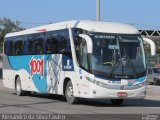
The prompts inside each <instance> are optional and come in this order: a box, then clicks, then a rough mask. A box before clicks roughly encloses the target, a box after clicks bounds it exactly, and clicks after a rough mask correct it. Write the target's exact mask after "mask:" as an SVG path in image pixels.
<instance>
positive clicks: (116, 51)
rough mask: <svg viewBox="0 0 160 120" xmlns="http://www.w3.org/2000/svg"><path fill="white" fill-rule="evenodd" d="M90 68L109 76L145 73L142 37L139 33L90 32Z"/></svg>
mask: <svg viewBox="0 0 160 120" xmlns="http://www.w3.org/2000/svg"><path fill="white" fill-rule="evenodd" d="M89 36H90V37H91V38H92V40H93V53H92V54H91V57H90V64H91V69H92V71H93V73H94V74H95V75H98V76H105V77H110V78H137V77H140V76H144V74H146V68H145V67H146V66H145V57H144V50H143V43H142V38H141V37H140V36H139V35H108V34H101V33H92V34H89Z"/></svg>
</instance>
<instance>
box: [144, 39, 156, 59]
mask: <svg viewBox="0 0 160 120" xmlns="http://www.w3.org/2000/svg"><path fill="white" fill-rule="evenodd" d="M143 40H144V41H145V42H147V43H149V45H150V48H151V55H152V56H154V55H156V45H155V43H154V42H153V41H152V40H151V39H149V38H145V37H143Z"/></svg>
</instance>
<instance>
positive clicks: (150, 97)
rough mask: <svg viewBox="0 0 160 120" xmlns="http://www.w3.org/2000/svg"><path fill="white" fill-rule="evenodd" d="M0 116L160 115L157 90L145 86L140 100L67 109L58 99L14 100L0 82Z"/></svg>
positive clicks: (85, 102)
mask: <svg viewBox="0 0 160 120" xmlns="http://www.w3.org/2000/svg"><path fill="white" fill-rule="evenodd" d="M0 113H1V114H7V113H8V114H11V113H18V114H67V117H68V119H79V120H80V119H83V120H84V119H89V118H90V119H91V118H92V119H93V120H97V119H99V120H101V119H106V118H107V119H109V120H113V119H119V120H128V119H130V120H131V119H134V120H136V119H135V118H137V120H139V119H140V120H142V116H143V115H145V114H151V115H152V114H154V115H155V114H156V115H160V86H150V85H149V86H148V89H147V96H146V98H145V99H144V100H126V101H125V102H124V103H123V104H122V105H121V106H113V105H112V104H111V103H110V101H109V100H81V101H80V103H79V104H76V105H69V104H68V103H66V102H65V100H64V98H62V97H60V96H49V95H42V94H32V95H28V96H16V95H15V92H14V90H10V89H7V88H4V87H3V86H2V83H1V81H0ZM72 114H74V115H72ZM115 114H118V115H115ZM135 114H138V115H139V116H136V115H135ZM135 116H136V117H135ZM67 117H66V118H67ZM159 119H160V116H159ZM156 120H158V119H156Z"/></svg>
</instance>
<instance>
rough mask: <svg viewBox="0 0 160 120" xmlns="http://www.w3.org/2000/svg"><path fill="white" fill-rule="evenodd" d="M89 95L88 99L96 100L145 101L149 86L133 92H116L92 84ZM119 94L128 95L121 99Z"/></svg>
mask: <svg viewBox="0 0 160 120" xmlns="http://www.w3.org/2000/svg"><path fill="white" fill-rule="evenodd" d="M89 87H90V89H89V94H88V95H87V98H96V99H105V98H107V99H108V98H109V99H143V98H145V96H146V89H147V86H142V87H140V88H138V89H133V90H114V89H106V88H103V87H100V86H97V85H95V84H92V83H90V86H89ZM119 92H125V93H127V96H125V97H119V96H118V93H119Z"/></svg>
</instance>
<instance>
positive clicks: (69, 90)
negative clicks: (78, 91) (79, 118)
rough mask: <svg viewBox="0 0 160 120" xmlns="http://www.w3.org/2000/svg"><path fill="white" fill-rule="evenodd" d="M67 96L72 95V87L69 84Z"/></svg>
mask: <svg viewBox="0 0 160 120" xmlns="http://www.w3.org/2000/svg"><path fill="white" fill-rule="evenodd" d="M67 96H68V97H69V98H71V97H73V88H72V87H71V86H70V87H68V89H67Z"/></svg>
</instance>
